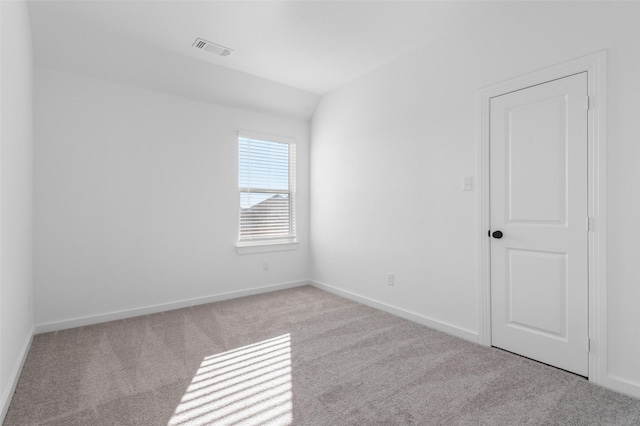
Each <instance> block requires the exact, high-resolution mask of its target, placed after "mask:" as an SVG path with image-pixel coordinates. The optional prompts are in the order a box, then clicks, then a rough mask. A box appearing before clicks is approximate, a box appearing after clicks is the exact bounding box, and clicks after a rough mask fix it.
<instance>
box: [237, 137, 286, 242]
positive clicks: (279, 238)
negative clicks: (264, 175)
mask: <svg viewBox="0 0 640 426" xmlns="http://www.w3.org/2000/svg"><path fill="white" fill-rule="evenodd" d="M241 138H246V139H253V140H259V141H264V142H274V143H282V144H287V145H289V147H290V149H289V153H288V161H289V165H288V173H289V178H288V181H289V182H288V183H289V188H288V190H282V189H264V188H258V189H256V190H255V191H251V192H256V193H258V192H264V193H274V194H288V196H289V228H290V229H289V235H287V236H277V237H272V238H269V237H266V238H254V239H241V221H242V218H241V212H242V206H241V197H242V195H241V194H242V193H243V192H246V191H247V190H251V188H250V187H246V188H245V187H240V139H241ZM235 152H236V168H235V170H236V174H235V186H236V193H237V200H236V208H237V214H236V220H237V234H236V249H237V251H238V253H239V254H245V253H260V252H267V251H281V250H295V249H296V248H297V246H298V239H297V233H296V231H297V214H296V198H297V197H296V191H297V185H296V168H297V161H296V139H295V138H292V137H288V136H281V135H274V134H268V133H262V132H255V131H245V130H239V131H238V132H237V135H236V140H235Z"/></svg>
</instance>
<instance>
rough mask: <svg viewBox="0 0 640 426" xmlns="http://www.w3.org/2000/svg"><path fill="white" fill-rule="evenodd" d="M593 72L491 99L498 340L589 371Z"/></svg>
mask: <svg viewBox="0 0 640 426" xmlns="http://www.w3.org/2000/svg"><path fill="white" fill-rule="evenodd" d="M586 96H587V75H586V73H581V74H576V75H573V76H570V77H565V78H562V79H559V80H554V81H551V82H548V83H544V84H540V85H537V86H533V87H529V88H526V89H523V90H519V91H516V92H512V93H508V94H505V95H502V96H498V97H495V98H493V99H492V100H491V123H490V126H491V127H490V132H491V135H490V162H491V229H492V231H493V230H500V231H502V232H503V234H504V236H503V238H501V239H495V238H492V241H491V321H492V325H491V327H492V344H493V345H494V346H497V347H500V348H503V349H506V350H509V351H512V352H515V353H518V354H521V355H524V356H527V357H530V358H533V359H537V360H539V361H542V362H545V363H548V364H551V365H554V366H557V367H560V368H563V369H565V370H569V371H572V372H575V373H577V374H581V375H585V376H586V375H587V374H588V349H587V344H588V281H587V279H588V264H587V258H588V257H587V256H588V250H587V228H586V223H587V110H586Z"/></svg>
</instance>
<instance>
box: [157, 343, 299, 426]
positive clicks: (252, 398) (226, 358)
mask: <svg viewBox="0 0 640 426" xmlns="http://www.w3.org/2000/svg"><path fill="white" fill-rule="evenodd" d="M291 396H292V394H291V336H290V335H289V334H284V335H282V336H278V337H274V338H273V339H268V340H264V341H262V342H258V343H255V344H253V345H249V346H244V347H241V348H238V349H233V350H230V351H227V352H223V353H220V354H217V355H212V356H209V357H206V358H205V359H204V360H203V361H202V364H201V365H200V368H199V369H198V371H197V373H196V375H195V376H194V378H193V380H192V381H191V384H190V385H189V387H188V388H187V391H186V393H185V394H184V396H183V397H182V400H181V401H180V404H179V405H178V407H177V408H176V410H175V412H174V414H173V417H171V420H169V423H168V426H192V425H193V426H195V425H232V424H240V423H241V424H242V425H264V424H268V425H289V424H291V423H292V420H293V416H292V410H293V404H292V401H291Z"/></svg>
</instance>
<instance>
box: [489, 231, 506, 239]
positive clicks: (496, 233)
mask: <svg viewBox="0 0 640 426" xmlns="http://www.w3.org/2000/svg"><path fill="white" fill-rule="evenodd" d="M503 235H504V234H503V233H502V231H493V234H491V236H492V237H493V238H496V239H498V240H499V239H500V238H502V236H503Z"/></svg>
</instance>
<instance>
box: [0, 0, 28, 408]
mask: <svg viewBox="0 0 640 426" xmlns="http://www.w3.org/2000/svg"><path fill="white" fill-rule="evenodd" d="M0 10H1V12H0V14H1V31H2V35H1V40H2V47H1V49H0V51H1V52H2V56H1V63H2V69H1V71H0V75H1V81H0V93H1V94H2V96H1V97H0V98H1V106H0V112H1V113H0V123H1V124H0V126H1V128H0V129H1V130H0V234H1V236H2V238H1V242H0V397H1V399H0V404H1V405H0V411H1V414H0V420H1V419H2V418H3V416H4V413H5V410H6V409H7V408H8V402H9V401H10V398H11V395H12V392H13V388H14V385H15V382H16V380H17V377H18V374H19V372H20V368H21V366H22V362H23V359H24V356H25V353H26V350H27V349H28V345H29V343H30V341H31V336H32V333H33V309H32V306H31V305H32V303H31V300H32V295H33V279H32V264H33V262H32V260H33V253H32V250H33V249H32V247H33V244H32V240H33V238H32V230H33V224H32V222H33V221H32V194H33V192H32V176H33V168H32V163H33V136H32V135H33V133H32V118H33V83H32V81H33V79H32V75H33V58H32V49H31V33H30V29H29V19H28V15H27V7H26V4H25V3H24V2H4V1H3V2H1V3H0Z"/></svg>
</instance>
